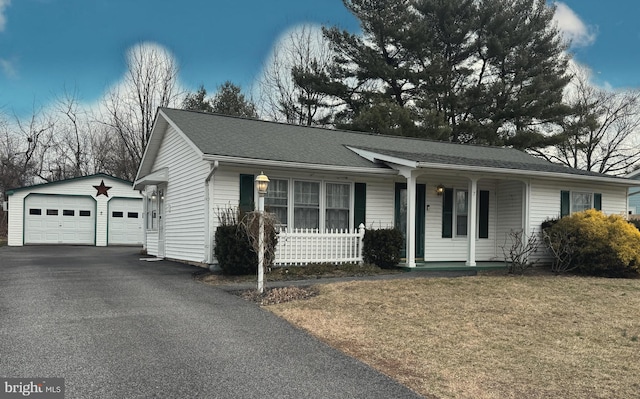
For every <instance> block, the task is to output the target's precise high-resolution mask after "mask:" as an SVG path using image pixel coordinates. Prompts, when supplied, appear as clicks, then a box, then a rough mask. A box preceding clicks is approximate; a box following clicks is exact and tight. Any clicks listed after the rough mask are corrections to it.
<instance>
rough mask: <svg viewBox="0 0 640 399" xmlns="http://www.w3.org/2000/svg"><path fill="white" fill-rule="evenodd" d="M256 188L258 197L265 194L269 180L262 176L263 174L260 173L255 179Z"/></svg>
mask: <svg viewBox="0 0 640 399" xmlns="http://www.w3.org/2000/svg"><path fill="white" fill-rule="evenodd" d="M256 188H257V189H258V194H260V195H265V194H266V193H267V188H269V178H268V177H267V175H265V174H264V172H260V174H259V175H258V177H256Z"/></svg>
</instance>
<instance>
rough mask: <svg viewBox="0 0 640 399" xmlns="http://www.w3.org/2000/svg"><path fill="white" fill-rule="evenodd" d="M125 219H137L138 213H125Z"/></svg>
mask: <svg viewBox="0 0 640 399" xmlns="http://www.w3.org/2000/svg"><path fill="white" fill-rule="evenodd" d="M127 217H128V218H129V219H137V218H138V212H127Z"/></svg>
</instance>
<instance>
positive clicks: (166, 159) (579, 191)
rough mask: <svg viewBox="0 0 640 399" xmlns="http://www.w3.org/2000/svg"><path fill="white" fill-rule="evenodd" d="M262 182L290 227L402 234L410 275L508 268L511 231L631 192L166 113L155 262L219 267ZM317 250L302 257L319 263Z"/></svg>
mask: <svg viewBox="0 0 640 399" xmlns="http://www.w3.org/2000/svg"><path fill="white" fill-rule="evenodd" d="M261 172H264V174H266V175H267V176H268V177H269V179H270V181H271V182H270V185H269V189H268V192H267V193H266V196H265V204H266V207H267V210H268V211H270V212H272V213H275V215H277V217H278V219H279V224H280V226H281V227H282V228H286V229H288V231H291V230H292V229H301V231H303V232H306V234H308V235H312V234H317V235H321V234H324V233H325V232H326V231H327V230H331V229H333V231H344V230H348V231H354V230H356V229H357V228H358V227H359V226H360V224H363V225H364V227H366V228H367V229H375V228H387V227H394V226H396V227H398V228H400V229H401V230H402V231H403V232H404V234H405V237H406V238H405V241H406V242H405V249H404V252H405V256H406V265H407V266H409V267H413V266H415V265H416V263H417V262H432V261H438V262H441V261H457V262H465V263H466V265H468V266H475V265H476V262H478V261H496V260H501V259H502V258H503V252H502V249H501V248H502V246H504V244H505V240H506V238H507V236H508V234H509V232H511V231H514V230H518V231H524V232H534V231H536V230H538V229H539V228H540V224H541V223H542V222H543V221H544V220H545V219H547V218H554V217H559V216H561V215H565V214H568V213H570V212H574V211H579V210H583V209H589V208H597V209H601V210H602V211H603V212H605V213H607V214H621V215H626V214H627V191H628V187H630V186H632V185H633V184H634V183H630V181H629V180H627V179H624V178H619V177H612V176H608V175H603V174H597V173H592V172H587V171H581V170H575V169H570V168H567V167H563V166H559V165H555V164H552V163H549V162H547V161H544V160H542V159H539V158H536V157H533V156H531V155H528V154H526V153H524V152H521V151H518V150H515V149H511V148H497V147H489V146H476V145H461V144H453V143H447V142H436V141H429V140H421V139H415V138H407V137H397V136H383V135H376V134H367V133H358V132H352V131H341V130H330V129H322V128H315V127H303V126H295V125H287V124H281V123H275V122H266V121H259V120H253V119H244V118H237V117H230V116H223V115H216V114H209V113H201V112H194V111H185V110H177V109H169V108H160V109H159V110H158V113H157V116H156V120H155V123H154V126H153V130H152V133H151V136H150V138H149V143H148V146H147V148H146V151H145V153H144V157H143V159H142V163H141V165H140V168H139V170H138V173H137V177H136V180H135V182H134V188H135V189H136V190H141V191H142V192H143V195H145V197H146V200H145V204H144V212H145V214H146V215H147V219H146V225H145V228H146V234H145V243H144V246H145V247H146V249H147V251H148V253H149V254H152V255H155V256H158V257H166V258H171V259H177V260H183V261H190V262H201V263H205V264H211V263H215V255H214V245H215V244H214V234H215V230H216V226H217V225H218V223H219V220H218V215H219V213H220V211H221V210H223V209H225V208H230V207H231V208H235V207H239V208H243V209H248V210H251V209H253V207H254V204H255V203H257V199H258V193H257V191H256V189H255V187H254V179H255V176H256V175H258V174H260V173H261ZM287 242H288V238H287V239H285V240H283V239H280V242H279V243H278V248H280V247H281V246H282V245H285V244H287ZM314 242H315V241H313V240H311V239H310V240H308V241H307V243H306V244H304V246H305V247H304V248H300V249H299V250H300V251H302V252H304V251H307V252H313V250H314V248H310V247H313V246H314V245H317V244H314ZM277 251H280V249H277ZM338 252H339V251H338ZM336 256H337V255H336ZM277 262H278V254H276V263H277Z"/></svg>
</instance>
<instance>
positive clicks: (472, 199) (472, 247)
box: [467, 177, 478, 266]
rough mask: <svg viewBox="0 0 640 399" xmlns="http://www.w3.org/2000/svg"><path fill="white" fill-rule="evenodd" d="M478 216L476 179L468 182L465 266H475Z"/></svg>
mask: <svg viewBox="0 0 640 399" xmlns="http://www.w3.org/2000/svg"><path fill="white" fill-rule="evenodd" d="M477 215H478V179H477V178H475V177H473V178H470V180H469V212H468V220H467V266H475V265H476V225H477Z"/></svg>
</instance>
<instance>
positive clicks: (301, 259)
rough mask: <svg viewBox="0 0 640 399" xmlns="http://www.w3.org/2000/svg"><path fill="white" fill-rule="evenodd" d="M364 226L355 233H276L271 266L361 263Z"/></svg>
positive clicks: (295, 230)
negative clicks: (273, 258) (274, 253)
mask: <svg viewBox="0 0 640 399" xmlns="http://www.w3.org/2000/svg"><path fill="white" fill-rule="evenodd" d="M364 231H365V228H364V225H363V224H360V226H358V230H356V231H353V232H350V231H348V230H328V231H325V232H320V231H317V230H311V229H294V230H293V231H288V230H281V231H280V232H278V244H277V245H276V257H275V260H274V262H273V264H274V266H286V265H306V264H309V263H325V262H330V263H361V262H362V240H363V238H364Z"/></svg>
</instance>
